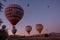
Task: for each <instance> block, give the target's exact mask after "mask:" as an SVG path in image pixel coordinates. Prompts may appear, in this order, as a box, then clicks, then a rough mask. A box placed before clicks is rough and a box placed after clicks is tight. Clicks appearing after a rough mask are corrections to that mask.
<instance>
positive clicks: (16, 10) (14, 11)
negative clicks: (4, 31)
mask: <svg viewBox="0 0 60 40" xmlns="http://www.w3.org/2000/svg"><path fill="white" fill-rule="evenodd" d="M23 15H24V10H23V8H22V7H21V6H20V5H17V4H10V5H8V6H7V7H6V8H5V16H6V17H7V19H8V20H9V21H10V23H11V24H12V25H13V28H14V34H15V25H16V24H17V23H18V22H19V21H20V20H21V19H22V18H23Z"/></svg>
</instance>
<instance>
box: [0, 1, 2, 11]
mask: <svg viewBox="0 0 60 40" xmlns="http://www.w3.org/2000/svg"><path fill="white" fill-rule="evenodd" d="M2 6H3V4H2V3H1V2H0V11H2V9H3V7H2Z"/></svg>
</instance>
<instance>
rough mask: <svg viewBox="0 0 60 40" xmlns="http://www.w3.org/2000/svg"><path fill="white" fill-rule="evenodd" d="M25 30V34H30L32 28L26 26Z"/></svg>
mask: <svg viewBox="0 0 60 40" xmlns="http://www.w3.org/2000/svg"><path fill="white" fill-rule="evenodd" d="M25 29H26V31H27V33H28V34H30V32H31V30H32V27H31V26H29V25H28V26H26V28H25Z"/></svg>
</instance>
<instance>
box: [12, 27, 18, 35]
mask: <svg viewBox="0 0 60 40" xmlns="http://www.w3.org/2000/svg"><path fill="white" fill-rule="evenodd" d="M16 32H17V29H16V28H15V27H13V29H12V33H13V34H14V35H15V34H16Z"/></svg>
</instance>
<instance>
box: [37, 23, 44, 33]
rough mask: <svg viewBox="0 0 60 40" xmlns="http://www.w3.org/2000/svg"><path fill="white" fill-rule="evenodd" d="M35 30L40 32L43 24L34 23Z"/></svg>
mask: <svg viewBox="0 0 60 40" xmlns="http://www.w3.org/2000/svg"><path fill="white" fill-rule="evenodd" d="M36 30H37V31H38V32H39V33H41V32H42V30H43V25H42V24H36Z"/></svg>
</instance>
